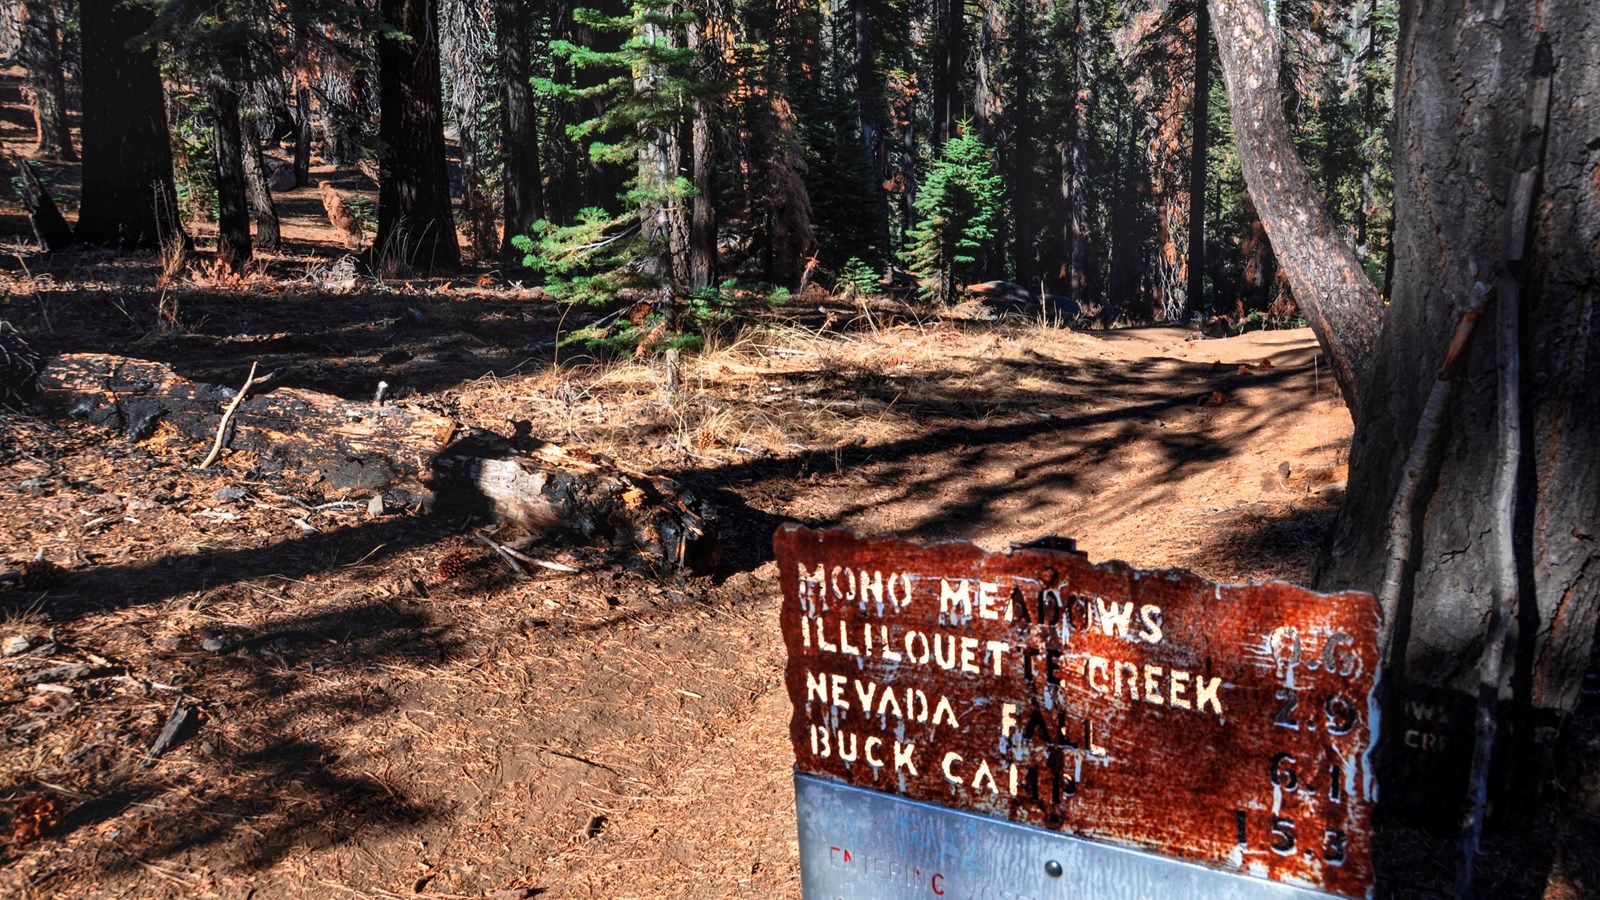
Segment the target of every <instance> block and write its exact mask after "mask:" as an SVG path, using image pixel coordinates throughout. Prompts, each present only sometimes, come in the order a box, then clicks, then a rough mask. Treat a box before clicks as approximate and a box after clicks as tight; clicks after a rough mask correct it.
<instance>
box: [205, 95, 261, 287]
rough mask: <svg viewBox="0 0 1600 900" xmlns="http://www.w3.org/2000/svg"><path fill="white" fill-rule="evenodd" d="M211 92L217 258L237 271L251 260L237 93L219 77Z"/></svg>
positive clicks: (242, 137)
mask: <svg viewBox="0 0 1600 900" xmlns="http://www.w3.org/2000/svg"><path fill="white" fill-rule="evenodd" d="M210 95H211V153H212V158H213V160H214V161H215V162H216V168H217V258H218V259H220V260H221V261H222V264H223V265H225V266H227V267H228V268H229V269H230V270H232V271H234V272H239V271H242V270H243V269H244V267H245V265H246V264H248V263H249V262H250V254H251V249H250V206H249V203H248V201H247V200H246V199H245V193H246V189H245V174H244V129H243V128H241V127H240V125H239V92H238V90H236V89H235V88H234V87H233V86H232V85H230V84H227V83H225V82H223V81H222V80H221V79H214V80H213V82H212V84H211V86H210Z"/></svg>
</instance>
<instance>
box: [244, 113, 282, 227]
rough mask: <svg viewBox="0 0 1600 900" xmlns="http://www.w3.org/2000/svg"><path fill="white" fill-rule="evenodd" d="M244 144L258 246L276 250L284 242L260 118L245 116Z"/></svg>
mask: <svg viewBox="0 0 1600 900" xmlns="http://www.w3.org/2000/svg"><path fill="white" fill-rule="evenodd" d="M240 138H241V141H242V144H243V146H242V147H241V148H240V152H241V153H242V154H243V156H242V162H243V164H244V183H245V194H246V199H247V200H248V201H249V203H250V215H251V218H253V219H254V220H255V223H256V240H255V242H256V246H258V247H260V248H262V249H263V250H276V249H278V246H279V244H280V243H281V242H282V237H281V235H280V233H279V228H278V208H277V206H275V205H274V204H273V202H272V186H271V185H270V184H269V183H268V181H267V163H266V160H265V159H263V158H262V154H261V131H260V124H259V122H258V121H257V120H256V119H255V118H254V117H252V116H248V115H247V116H245V117H244V119H243V123H242V128H241V135H240Z"/></svg>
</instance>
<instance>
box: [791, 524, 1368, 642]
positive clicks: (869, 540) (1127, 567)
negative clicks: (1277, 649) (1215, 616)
mask: <svg viewBox="0 0 1600 900" xmlns="http://www.w3.org/2000/svg"><path fill="white" fill-rule="evenodd" d="M784 534H799V535H802V536H803V535H807V534H809V535H816V536H817V538H818V541H817V542H818V543H819V544H820V543H823V541H824V540H825V539H826V538H827V537H829V536H833V535H842V536H843V537H844V538H845V539H848V540H850V541H853V542H855V543H856V544H859V545H865V546H869V547H871V548H872V549H874V550H876V549H878V548H879V547H904V548H909V549H913V550H916V551H917V552H918V553H937V552H943V551H946V550H949V551H959V552H960V553H962V554H965V555H969V556H971V557H973V558H974V559H981V558H983V557H992V556H1004V557H1007V558H1008V559H1016V558H1019V557H1021V558H1027V557H1030V556H1033V555H1036V554H1047V555H1062V556H1073V557H1076V558H1077V559H1078V560H1079V561H1080V562H1082V561H1086V560H1088V554H1087V553H1084V552H1083V551H1081V550H1056V549H1052V548H1049V547H1042V546H1035V544H1037V543H1039V541H1042V540H1057V539H1058V538H1054V537H1049V538H1041V539H1039V540H1036V541H1020V542H1012V543H1011V544H1010V545H1009V546H1007V547H1006V548H1005V549H1003V550H985V549H984V548H983V547H982V546H980V545H978V544H975V543H973V542H972V541H968V540H962V539H960V538H957V539H954V540H948V541H939V542H937V543H932V544H919V543H917V542H915V541H912V540H909V539H907V538H902V537H897V536H895V535H887V534H884V535H868V536H866V537H863V536H861V535H858V534H856V533H855V532H853V531H851V530H850V529H848V528H839V527H831V528H812V527H810V526H808V525H804V524H802V523H799V522H784V523H783V524H782V525H779V526H778V528H777V531H776V532H774V534H773V549H774V551H776V549H777V545H778V540H779V538H780V536H782V535H784ZM1088 565H1089V566H1090V567H1091V568H1093V569H1095V570H1096V571H1098V572H1105V573H1117V574H1122V573H1124V572H1130V573H1133V574H1136V575H1139V576H1141V577H1152V576H1155V577H1161V578H1166V579H1168V580H1170V581H1180V582H1181V581H1188V580H1193V581H1197V582H1200V583H1202V584H1206V585H1212V586H1215V587H1218V588H1224V589H1226V588H1232V589H1235V590H1237V589H1241V588H1258V587H1267V586H1269V585H1277V586H1282V587H1286V588H1289V589H1292V590H1294V591H1296V592H1298V593H1300V594H1303V595H1305V596H1307V597H1316V598H1319V599H1330V598H1340V597H1349V598H1351V600H1352V602H1360V598H1362V597H1369V598H1371V599H1372V601H1373V604H1374V606H1373V612H1374V613H1375V614H1376V624H1377V625H1378V626H1380V627H1381V626H1382V625H1383V610H1382V609H1380V608H1378V607H1377V606H1376V603H1377V599H1378V598H1377V597H1376V596H1374V595H1373V594H1370V593H1368V592H1366V591H1357V590H1343V591H1328V592H1322V591H1317V590H1314V589H1312V588H1308V587H1305V586H1304V585H1299V584H1295V583H1294V582H1292V581H1284V580H1283V579H1281V578H1269V579H1267V580H1266V581H1212V580H1211V579H1209V578H1207V577H1205V576H1204V575H1200V574H1198V573H1196V572H1195V571H1194V570H1192V569H1186V568H1183V567H1182V566H1171V567H1168V568H1162V569H1141V568H1138V567H1137V566H1134V565H1131V564H1129V563H1127V562H1124V561H1122V560H1120V559H1108V560H1106V561H1104V562H1098V563H1096V562H1090V563H1088Z"/></svg>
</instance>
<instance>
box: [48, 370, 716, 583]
mask: <svg viewBox="0 0 1600 900" xmlns="http://www.w3.org/2000/svg"><path fill="white" fill-rule="evenodd" d="M38 384H39V389H40V392H41V394H42V396H43V397H44V399H45V401H46V402H47V403H48V404H49V405H50V406H51V407H52V408H54V409H55V410H56V411H58V412H60V413H63V414H65V415H68V416H71V417H73V418H76V419H80V420H83V421H87V422H90V423H92V424H95V425H100V426H103V427H106V428H110V429H112V430H114V431H117V432H120V433H121V434H122V435H123V436H124V437H126V438H127V439H129V440H133V441H139V442H152V441H155V442H162V443H163V444H164V446H165V447H166V448H167V449H168V451H169V452H178V453H189V454H192V455H193V457H194V458H195V459H197V460H198V459H199V457H200V456H201V455H202V454H203V453H204V452H205V449H206V448H207V447H209V446H211V444H212V442H213V440H214V438H215V436H216V434H217V432H218V430H219V424H221V419H222V417H223V408H224V407H225V406H227V405H229V404H230V402H231V401H232V400H233V399H234V395H235V391H234V389H232V388H229V387H226V386H221V385H208V384H200V383H197V382H193V381H188V380H186V379H184V378H181V377H179V376H178V375H177V374H176V373H174V372H173V371H172V369H171V368H169V367H168V366H166V365H164V364H162V363H157V362H150V361H146V360H140V359H129V358H126V357H118V356H104V355H96V354H71V355H66V356H61V357H57V358H56V359H55V360H53V361H51V362H50V363H49V364H48V365H47V366H46V367H45V369H44V371H43V372H41V373H40V375H39V379H38ZM266 385H267V386H266V388H265V389H264V390H262V391H261V392H259V393H255V394H252V395H249V396H247V397H246V398H245V399H244V400H243V401H242V402H240V403H239V404H238V406H237V409H236V410H235V413H234V416H233V418H232V421H231V423H230V425H229V426H228V428H227V429H224V430H225V434H224V435H223V438H224V443H225V444H226V446H228V447H229V448H230V449H231V450H232V452H233V453H235V454H242V455H243V456H244V457H245V458H247V459H248V460H249V462H250V465H251V466H253V467H255V468H258V469H260V470H262V471H269V472H270V471H283V470H291V471H298V472H305V473H311V472H314V473H316V474H318V475H320V476H321V477H322V479H323V480H324V482H325V483H326V484H327V485H328V486H329V487H331V488H334V489H337V490H340V491H354V492H367V493H372V494H379V495H382V496H385V497H387V498H389V499H390V500H391V501H397V502H398V504H401V505H412V504H415V503H420V504H421V505H423V506H425V507H428V508H432V509H436V510H438V511H439V512H441V513H448V514H460V513H472V514H481V515H485V516H489V517H492V518H494V519H496V520H499V521H504V522H509V523H511V524H514V525H517V526H519V527H521V528H523V529H525V530H527V531H529V532H531V533H533V534H535V535H540V536H543V537H545V538H547V539H565V540H574V539H576V540H583V541H587V542H596V541H604V542H608V543H609V544H610V545H611V546H612V547H613V548H614V549H616V550H619V551H621V552H624V553H627V554H633V555H637V556H639V557H641V558H642V559H643V560H644V561H645V562H646V563H647V564H648V565H649V566H650V567H651V568H654V569H658V570H668V569H689V570H692V571H697V572H701V571H707V570H709V569H710V568H712V567H714V566H715V565H716V563H717V555H718V549H717V533H716V523H715V518H714V516H712V515H711V514H710V511H709V510H708V509H707V508H705V507H703V506H702V505H701V504H699V503H697V502H696V501H694V500H693V498H691V497H688V496H687V495H684V494H682V493H681V492H680V491H679V489H678V488H677V486H676V485H674V484H673V483H672V482H671V481H668V480H666V479H663V478H659V477H656V476H652V475H647V474H645V473H642V472H637V471H633V470H631V469H628V468H627V467H625V466H623V465H621V464H619V463H617V462H616V461H614V460H611V459H609V458H607V457H604V456H601V455H599V454H590V453H585V452H582V451H578V450H570V451H569V450H566V449H564V448H562V447H559V446H557V445H554V444H547V443H541V442H537V441H532V442H529V443H532V444H533V446H532V448H531V449H516V448H514V447H513V446H512V443H511V442H510V441H507V440H505V439H503V438H501V437H499V436H497V435H494V434H491V433H488V432H483V431H478V430H475V429H471V428H466V427H464V426H462V425H460V424H459V423H457V422H456V421H454V420H452V419H449V418H446V417H444V416H440V415H436V414H433V413H430V412H426V411H423V410H417V409H410V408H407V407H403V406H380V405H376V404H373V403H366V402H359V401H349V400H344V399H341V398H339V397H335V396H331V395H328V394H320V393H316V392H313V391H305V390H299V389H296V388H284V387H280V388H273V387H271V381H270V378H269V379H267V381H266ZM224 458H226V457H224Z"/></svg>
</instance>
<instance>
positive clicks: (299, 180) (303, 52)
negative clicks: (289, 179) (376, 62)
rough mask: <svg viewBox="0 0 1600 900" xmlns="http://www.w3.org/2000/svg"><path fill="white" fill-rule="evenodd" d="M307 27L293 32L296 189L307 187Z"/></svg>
mask: <svg viewBox="0 0 1600 900" xmlns="http://www.w3.org/2000/svg"><path fill="white" fill-rule="evenodd" d="M310 27H311V26H310V25H306V24H301V25H298V26H296V28H295V51H294V61H295V72H294V105H295V110H294V112H295V130H294V157H293V165H294V186H295V187H297V188H303V187H305V186H306V185H308V184H310V183H311V71H310V68H311V59H310V50H311V48H310V41H309V39H308V36H307V29H309V28H310ZM397 27H398V26H397Z"/></svg>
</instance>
